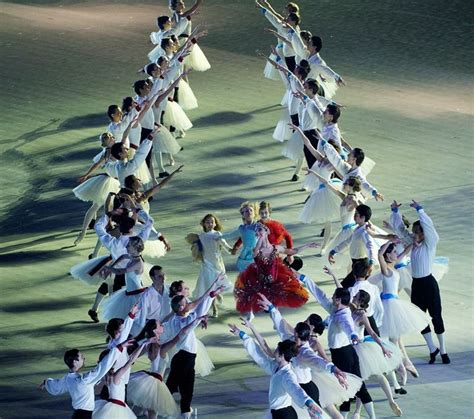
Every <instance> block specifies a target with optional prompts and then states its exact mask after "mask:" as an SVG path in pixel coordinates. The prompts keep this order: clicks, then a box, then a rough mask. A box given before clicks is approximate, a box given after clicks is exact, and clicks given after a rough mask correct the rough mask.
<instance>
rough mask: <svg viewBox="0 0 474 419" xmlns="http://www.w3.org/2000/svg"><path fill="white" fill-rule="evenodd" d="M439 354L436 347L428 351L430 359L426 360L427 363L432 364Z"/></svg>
mask: <svg viewBox="0 0 474 419" xmlns="http://www.w3.org/2000/svg"><path fill="white" fill-rule="evenodd" d="M438 354H439V349H438V348H436V351H434V352H431V353H430V360H429V361H428V364H434V363H435V361H436V356H437V355H438Z"/></svg>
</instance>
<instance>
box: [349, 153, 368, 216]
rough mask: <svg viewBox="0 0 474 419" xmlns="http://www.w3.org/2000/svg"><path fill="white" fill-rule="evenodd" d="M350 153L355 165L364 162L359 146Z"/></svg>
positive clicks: (363, 154) (363, 155)
mask: <svg viewBox="0 0 474 419" xmlns="http://www.w3.org/2000/svg"><path fill="white" fill-rule="evenodd" d="M352 154H353V156H354V158H355V159H356V165H357V166H360V165H361V164H362V163H364V159H365V153H364V150H362V149H361V148H359V147H356V148H353V149H352ZM366 221H368V220H366Z"/></svg>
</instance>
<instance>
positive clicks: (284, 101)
mask: <svg viewBox="0 0 474 419" xmlns="http://www.w3.org/2000/svg"><path fill="white" fill-rule="evenodd" d="M288 95H289V93H288V92H285V93H284V94H283V97H282V98H281V101H280V105H281V106H284V107H285V108H287V107H288ZM288 115H289V114H288Z"/></svg>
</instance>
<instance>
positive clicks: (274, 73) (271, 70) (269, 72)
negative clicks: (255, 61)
mask: <svg viewBox="0 0 474 419" xmlns="http://www.w3.org/2000/svg"><path fill="white" fill-rule="evenodd" d="M269 58H270V60H273V61H276V59H277V56H276V55H275V54H273V53H272V54H270V57H269ZM263 75H264V77H265V78H266V79H270V80H275V81H278V80H281V76H280V72H279V71H278V70H277V69H276V68H275V67H273V66H272V65H271V64H270V63H269V62H268V61H267V62H266V64H265V68H264V69H263Z"/></svg>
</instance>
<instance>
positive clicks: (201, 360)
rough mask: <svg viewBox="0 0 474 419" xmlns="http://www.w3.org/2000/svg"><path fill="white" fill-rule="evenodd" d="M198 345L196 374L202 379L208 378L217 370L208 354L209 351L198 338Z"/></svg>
mask: <svg viewBox="0 0 474 419" xmlns="http://www.w3.org/2000/svg"><path fill="white" fill-rule="evenodd" d="M196 343H197V352H196V366H195V367H194V369H195V370H196V374H197V375H200V376H201V377H206V376H207V375H209V374H210V373H211V372H212V370H213V369H214V368H215V367H214V364H213V363H212V361H211V358H210V357H209V354H208V353H207V349H206V347H205V346H204V343H202V342H201V340H199V339H197V338H196Z"/></svg>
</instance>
